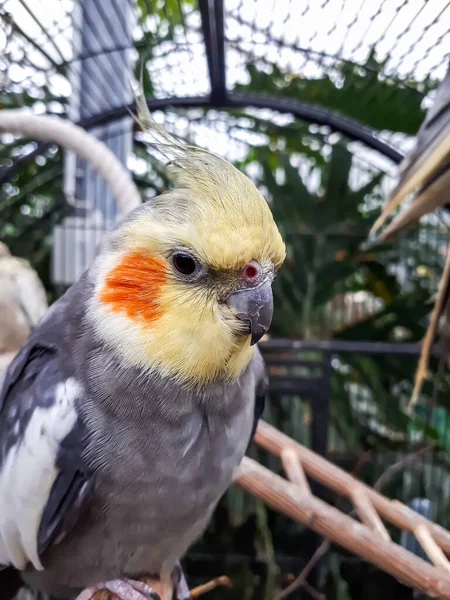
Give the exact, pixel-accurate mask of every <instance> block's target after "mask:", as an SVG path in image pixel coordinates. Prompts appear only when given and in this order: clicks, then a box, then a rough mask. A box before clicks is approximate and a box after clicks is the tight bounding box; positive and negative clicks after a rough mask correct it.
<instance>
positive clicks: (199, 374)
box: [90, 115, 285, 385]
mask: <svg viewBox="0 0 450 600" xmlns="http://www.w3.org/2000/svg"><path fill="white" fill-rule="evenodd" d="M145 118H146V121H145V124H146V126H147V127H150V131H151V132H153V134H154V138H155V139H156V138H157V140H159V141H155V139H153V142H152V143H154V144H159V146H158V149H160V150H161V148H162V150H161V151H162V152H164V153H165V154H166V155H168V157H169V159H170V160H171V163H170V164H169V165H168V172H169V174H170V176H171V178H172V181H173V183H174V189H173V190H171V191H169V192H166V193H164V194H162V195H161V196H158V197H157V198H154V199H152V200H151V201H149V202H148V203H147V205H144V206H143V207H142V208H140V209H138V210H137V211H136V213H135V215H133V216H132V217H131V218H128V219H127V220H126V222H125V223H124V224H123V225H122V226H119V228H118V229H117V231H116V232H115V233H114V234H113V238H114V242H113V243H112V244H110V245H107V246H106V248H107V249H106V250H105V251H104V252H102V253H101V254H100V255H99V257H98V259H97V261H96V264H95V267H94V269H95V270H94V272H95V282H96V289H95V295H94V298H93V299H92V303H91V311H90V314H91V315H92V317H93V324H94V326H95V327H96V329H97V331H98V333H99V334H100V335H101V336H102V337H103V339H104V340H105V341H107V342H109V343H111V344H112V345H113V346H114V347H115V348H116V349H117V350H118V351H119V352H120V353H121V354H122V357H123V359H124V361H125V362H126V363H127V364H130V365H139V366H141V367H143V368H148V369H156V370H158V372H160V373H161V374H163V375H167V376H172V377H176V378H177V379H179V380H180V381H183V382H186V383H193V384H198V385H204V384H206V383H208V382H209V381H212V380H214V379H216V378H218V377H220V378H225V379H227V378H235V377H237V376H238V375H239V374H240V373H241V371H242V370H243V369H244V368H245V366H246V365H247V364H248V362H249V360H250V358H251V356H252V352H253V347H251V346H250V336H249V335H242V325H241V324H240V322H239V321H238V320H237V319H236V315H235V314H234V313H233V312H232V310H231V309H230V308H229V307H228V306H227V304H226V303H224V302H223V297H224V294H225V292H226V293H229V292H230V291H232V290H233V289H234V286H236V285H238V283H239V277H240V273H241V271H242V269H243V268H244V267H245V266H246V265H247V264H248V263H249V262H250V261H256V262H257V263H258V264H259V265H261V268H262V269H263V270H264V271H267V272H268V273H272V274H273V271H274V270H276V269H278V267H279V266H280V265H281V264H282V262H283V260H284V257H285V246H284V243H283V241H282V239H281V236H280V234H279V232H278V229H277V227H276V225H275V223H274V220H273V217H272V214H271V211H270V209H269V207H268V205H267V203H266V201H265V200H264V198H263V197H262V196H261V194H260V193H259V191H258V190H257V189H256V187H255V186H254V185H253V183H252V182H251V181H250V180H249V179H248V178H247V177H246V176H245V175H243V174H242V173H241V172H240V171H238V170H237V169H236V168H235V167H233V166H232V165H231V164H230V163H228V162H227V161H226V160H224V159H222V158H220V157H218V156H215V155H213V154H211V153H209V152H206V151H204V150H201V149H198V148H192V147H189V146H185V145H183V144H182V143H181V142H178V141H176V140H174V139H173V138H171V136H169V135H168V134H166V133H165V132H164V131H163V130H161V129H160V128H159V127H158V126H156V124H155V123H154V121H153V120H152V119H151V117H149V115H146V117H145ZM149 119H151V120H149ZM176 248H185V249H188V250H189V251H190V252H192V254H193V255H194V256H195V257H196V259H198V261H199V264H201V265H202V266H203V267H204V269H205V272H207V273H209V275H205V278H204V279H203V280H201V281H197V282H187V281H183V280H182V279H180V278H179V277H177V275H176V273H175V272H174V267H173V264H172V263H171V258H170V257H171V254H172V252H173V251H174V249H176Z"/></svg>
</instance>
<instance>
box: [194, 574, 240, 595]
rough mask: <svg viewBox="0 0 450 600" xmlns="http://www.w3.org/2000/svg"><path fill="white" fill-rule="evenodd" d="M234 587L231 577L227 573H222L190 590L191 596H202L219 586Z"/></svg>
mask: <svg viewBox="0 0 450 600" xmlns="http://www.w3.org/2000/svg"><path fill="white" fill-rule="evenodd" d="M222 586H223V587H228V588H231V587H232V583H231V579H230V578H229V577H226V575H222V576H221V577H216V578H215V579H211V581H208V583H204V584H203V585H199V586H197V587H195V588H194V589H192V590H191V591H190V595H191V598H200V596H203V594H206V593H208V592H211V591H212V590H215V589H216V588H218V587H222Z"/></svg>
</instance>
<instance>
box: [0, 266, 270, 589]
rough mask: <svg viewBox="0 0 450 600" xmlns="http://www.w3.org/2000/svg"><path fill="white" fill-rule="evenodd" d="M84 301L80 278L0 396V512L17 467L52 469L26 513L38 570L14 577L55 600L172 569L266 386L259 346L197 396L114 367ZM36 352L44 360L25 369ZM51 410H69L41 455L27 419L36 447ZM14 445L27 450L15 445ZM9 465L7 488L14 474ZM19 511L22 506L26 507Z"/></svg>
mask: <svg viewBox="0 0 450 600" xmlns="http://www.w3.org/2000/svg"><path fill="white" fill-rule="evenodd" d="M91 294H92V284H91V282H90V281H89V274H87V275H85V276H84V277H83V278H82V279H81V280H80V281H79V282H78V283H77V284H76V285H75V286H73V287H72V288H71V289H70V290H69V291H68V292H67V293H66V295H65V296H63V297H62V298H61V299H60V300H59V301H58V302H57V303H55V305H53V306H52V307H51V308H50V310H49V311H48V313H47V314H46V316H45V317H44V319H43V320H42V321H41V323H40V324H39V325H38V327H37V328H36V329H35V331H34V332H33V334H32V336H31V338H30V340H29V342H28V343H27V345H26V346H25V348H24V349H23V350H22V353H21V355H19V356H18V357H16V359H15V361H14V362H13V363H12V365H10V368H9V369H8V372H7V374H6V378H5V379H4V383H3V387H2V389H1V391H0V441H1V451H2V454H1V464H0V504H1V502H2V501H3V502H4V504H5V506H1V505H0V512H1V511H4V512H5V508H6V509H7V510H6V512H8V506H9V505H8V506H7V502H8V501H7V500H5V498H6V490H5V489H4V490H3V495H2V489H1V488H2V486H4V487H6V486H8V494H9V496H8V497H10V498H11V497H12V498H13V497H14V494H15V489H14V486H16V485H17V486H18V487H20V485H21V486H22V488H21V489H28V488H27V487H26V486H27V480H26V474H25V482H24V480H23V475H24V473H25V472H26V471H27V470H31V471H30V475H31V474H32V472H33V470H34V471H36V469H37V472H39V468H40V469H43V470H44V471H45V469H47V471H48V469H54V470H55V473H54V477H53V479H51V492H50V489H49V490H48V491H47V490H45V489H44V490H43V493H42V494H41V496H42V499H44V500H42V499H38V500H37V504H38V506H37V507H35V508H33V506H32V504H30V506H28V505H27V506H26V508H27V509H30V510H35V511H38V514H37V517H36V518H38V521H39V520H40V530H39V534H40V535H41V538H42V539H40V540H38V542H36V543H37V546H38V551H39V556H40V559H41V561H42V566H43V567H44V568H43V570H38V569H36V568H34V567H33V566H32V565H31V564H30V562H28V563H27V566H26V567H25V568H24V569H23V570H22V576H23V578H24V579H25V580H26V581H27V582H28V583H30V584H31V585H32V586H34V587H36V588H38V589H40V590H42V591H44V592H47V593H51V594H53V595H60V596H61V595H67V594H72V593H76V592H78V591H79V590H81V589H82V588H83V587H85V586H87V585H90V584H94V583H97V582H99V581H106V580H110V579H114V578H116V577H118V576H121V575H128V576H133V575H138V574H142V573H151V574H161V573H166V572H169V571H170V570H171V569H172V568H173V567H174V565H175V563H176V561H177V560H178V559H179V558H180V557H182V555H183V553H184V552H185V551H186V549H187V548H188V546H189V545H190V544H191V543H192V542H193V541H194V540H195V538H196V537H198V536H199V535H200V534H201V532H202V531H203V529H204V528H205V526H206V524H207V522H208V520H209V518H210V516H211V513H212V511H213V510H214V507H215V506H216V504H217V502H218V501H219V499H220V497H221V496H222V494H223V493H224V492H225V490H226V488H227V487H228V486H229V484H230V483H231V480H232V476H233V472H234V469H235V468H236V467H237V466H238V464H239V463H240V461H241V459H242V457H243V455H244V453H245V451H246V448H247V445H248V442H249V439H250V435H251V431H252V426H253V425H254V411H255V398H256V397H257V396H258V395H263V393H264V386H265V370H264V365H263V361H262V358H261V356H260V354H259V351H258V350H256V351H255V354H254V356H253V359H252V361H251V362H250V364H249V366H248V367H247V368H246V370H245V371H244V372H243V373H242V375H241V376H240V378H239V379H238V380H237V381H235V382H233V383H223V382H216V383H213V384H209V385H208V386H206V387H205V388H203V389H202V390H195V389H193V388H191V389H189V388H187V387H184V386H182V385H180V384H178V383H176V382H175V381H173V380H171V379H163V378H161V377H160V376H159V375H158V374H156V373H153V374H152V373H149V372H144V371H140V370H139V369H137V368H125V367H124V366H123V365H122V364H121V362H120V360H119V358H118V357H117V356H116V355H115V354H114V352H113V351H112V349H111V348H107V347H104V345H103V344H101V343H100V342H98V341H97V340H96V339H95V335H94V333H93V332H92V328H91V327H90V326H89V324H88V323H87V320H86V318H85V315H86V311H85V305H86V299H88V298H89V297H90V295H91ZM124 343H126V340H124ZM36 344H38V345H40V346H44V347H46V348H47V353H46V352H43V353H42V352H38V355H37V357H36V356H35V357H34V359H33V360H31V358H30V356H28V355H29V350H30V348H33V347H34V346H35V345H36ZM27 348H28V355H27ZM48 349H51V351H49V350H48ZM20 356H22V359H21V358H20ZM24 357H25V358H24ZM21 360H22V363H23V364H21V363H20V361H21ZM33 364H34V365H35V367H33ZM33 368H34V369H35V371H33ZM14 369H16V372H14ZM14 373H15V374H14ZM27 374H28V379H27V377H26V376H27ZM49 377H50V379H48V378H49ZM8 378H9V379H8ZM46 378H47V379H46ZM68 381H71V382H74V383H75V387H74V389H75V391H74V392H73V393H72V394H70V393H69V392H70V390H69V386H68V385H67V386H66V387H67V389H66V388H64V390H65V392H64V393H65V395H64V394H62V392H61V389H62V388H61V382H63V383H64V382H68ZM11 382H12V383H11ZM14 382H15V383H14ZM27 382H28V383H27ZM58 383H59V384H60V387H58ZM0 385H1V380H0ZM52 390H53V391H52ZM24 398H25V399H26V402H25V401H24ZM57 401H58V403H59V404H60V405H61V406H62V408H61V409H59V410H62V409H63V408H64V407H65V406H66V405H65V404H64V402H66V403H68V404H67V406H69V408H70V406H73V408H74V418H72V419H71V418H69V417H70V415H69V417H67V419H66V424H68V429H67V430H64V429H58V427H56V428H55V427H54V428H53V429H54V431H53V430H52V428H51V426H50V425H49V429H50V430H51V431H53V433H52V435H53V438H52V440H50V441H52V444H53V445H52V444H50V445H49V446H48V448H50V449H51V448H54V449H56V450H54V451H51V450H50V451H49V452H48V453H47V454H45V453H40V448H39V444H40V443H41V442H40V441H39V440H38V438H39V436H36V435H34V436H33V435H31V433H33V432H32V431H31V430H32V428H33V427H34V428H35V427H36V426H37V425H36V423H37V422H38V420H37V415H38V414H39V415H40V419H41V421H39V422H41V425H40V428H41V430H40V436H41V437H40V438H39V439H40V440H42V439H43V440H47V441H48V436H49V435H50V434H49V433H48V432H46V430H45V427H43V426H42V422H44V423H45V422H46V420H45V419H46V414H48V415H50V410H53V409H54V408H55V407H54V406H52V404H55V403H56V402H57ZM70 402H72V404H70ZM38 408H39V409H40V410H39V411H37V409H38ZM68 410H69V409H68V408H67V407H66V412H65V413H64V414H67V411H68ZM36 411H37V412H36ZM46 411H48V413H46ZM34 412H36V415H34V416H35V417H36V418H34V421H33V413H34ZM52 414H53V413H52ZM49 418H50V416H49ZM58 418H59V417H58ZM17 423H19V425H17ZM27 432H28V433H27ZM61 432H62V433H63V434H64V437H63V439H60V437H61V435H62V433H61ZM58 435H59V436H60V437H58ZM25 438H26V439H25ZM30 440H31V442H30ZM54 440H56V442H55V443H53V442H54ZM25 441H26V444H25ZM21 442H22V447H23V448H25V447H26V449H27V452H26V453H25V452H20V451H18V450H17V448H19V446H20V443H21ZM33 444H34V445H36V446H37V447H34V446H33ZM30 445H31V447H30ZM28 450H29V452H28ZM52 452H53V453H52ZM25 455H26V457H27V458H26V459H25V458H24V456H25ZM49 456H50V458H49ZM8 460H9V463H8ZM14 461H15V462H14ZM7 463H8V464H7ZM48 463H50V464H48ZM8 469H9V470H8ZM21 469H22V470H25V471H24V472H22V473H21V476H22V479H21V481H20V485H19V483H17V482H16V479H15V477H16V476H15V475H12V473H20V470H21ZM47 471H45V472H46V473H47ZM55 477H56V479H55ZM58 477H59V478H60V481H59V480H58ZM64 477H65V479H64ZM30 478H31V479H32V477H30ZM41 479H42V478H41ZM58 481H59V484H58ZM67 481H69V482H70V483H69V484H67ZM65 482H66V483H65ZM57 484H58V485H59V488H61V489H62V492H60V491H59V488H58V489H57ZM67 490H68V491H67ZM86 490H88V493H87V491H86ZM41 491H42V490H41ZM69 492H70V493H69ZM17 493H19V491H18V492H17ZM30 493H31V492H30ZM70 494H72V496H73V497H70ZM38 496H39V494H37V496H36V498H37V497H38ZM41 496H39V498H41ZM2 498H3V500H2ZM81 500H82V501H81ZM17 502H18V504H17V506H16V507H15V511H17V510H19V511H20V510H21V507H22V504H23V503H24V502H25V500H23V499H21V500H18V501H17ZM21 502H22V504H21ZM39 502H40V504H41V505H39ZM51 502H52V503H53V505H52V506H50V504H49V503H51ZM30 507H31V508H30ZM46 511H47V512H46ZM10 513H11V514H10V516H9V518H10V521H11V522H8V519H7V517H5V518H4V519H3V522H1V520H0V563H1V562H2V556H11V554H12V552H13V549H12V547H13V546H14V543H15V542H17V540H18V534H15V537H14V533H11V531H14V530H13V529H12V528H11V523H13V524H14V523H15V521H14V519H16V520H17V519H20V518H21V515H20V514H18V515H16V514H15V513H13V512H12V509H11V510H10ZM47 513H48V514H47ZM43 521H45V522H44V523H43ZM52 523H53V525H54V524H55V523H56V526H55V527H53V525H52V526H51V524H52ZM43 526H44V527H43ZM2 527H3V529H2ZM52 527H53V529H52ZM46 529H47V530H48V531H46ZM8 544H9V546H8ZM3 562H5V561H4V560H3ZM11 562H12V564H14V562H13V561H10V563H11ZM14 566H16V568H20V566H19V567H18V566H17V564H15V565H14Z"/></svg>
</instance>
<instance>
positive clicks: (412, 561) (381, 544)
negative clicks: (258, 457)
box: [235, 421, 450, 599]
mask: <svg viewBox="0 0 450 600" xmlns="http://www.w3.org/2000/svg"><path fill="white" fill-rule="evenodd" d="M255 441H256V443H258V444H259V445H261V446H263V447H264V448H266V449H267V450H269V451H270V452H272V453H273V454H276V455H278V456H280V457H281V458H282V461H283V466H284V468H285V471H286V473H287V474H288V477H290V479H291V481H288V480H286V479H284V478H283V477H280V476H279V475H276V474H275V473H272V472H271V471H269V470H268V469H266V468H265V467H263V466H261V465H259V464H258V463H257V462H255V461H254V460H252V459H250V458H244V460H243V462H242V464H241V466H240V468H239V472H238V475H237V477H236V479H235V481H236V482H237V483H238V484H239V485H240V486H241V487H243V488H244V489H245V490H247V491H248V492H250V493H251V494H253V495H254V496H256V497H257V498H260V499H261V500H263V501H264V502H266V503H267V504H268V505H269V506H271V507H272V508H273V509H275V510H278V511H280V512H282V513H284V514H286V515H287V516H289V517H291V518H292V519H295V520H296V521H298V522H299V523H303V524H304V525H306V526H307V527H310V528H311V529H313V530H314V531H315V532H316V533H319V534H320V535H323V536H324V537H326V538H327V539H329V540H331V541H332V542H335V543H337V544H339V545H341V546H343V547H344V548H346V549H347V550H350V551H351V552H353V553H355V554H357V555H359V556H361V557H362V558H364V559H365V560H367V561H368V562H370V563H372V564H374V565H376V566H377V567H379V568H380V569H383V570H384V571H386V572H387V573H390V574H391V575H393V576H394V577H396V578H397V579H398V580H400V581H402V582H403V583H405V584H407V585H410V586H411V587H415V588H417V589H419V590H421V591H422V592H424V593H426V594H428V595H430V596H432V597H437V598H449V599H450V564H449V562H448V560H447V558H446V556H445V554H444V551H443V550H445V551H446V552H450V532H448V531H447V530H446V529H444V528H443V527H440V526H439V525H436V524H435V523H432V522H431V521H429V520H428V519H426V518H425V517H422V516H421V515H419V514H417V513H416V512H414V511H413V510H411V509H409V508H408V507H407V506H405V505H403V504H402V503H401V502H398V501H395V500H390V499H389V498H386V497H385V496H383V495H381V494H379V493H378V492H376V491H375V490H373V489H372V488H370V487H368V486H366V485H365V484H364V483H361V482H360V481H358V480H357V479H355V478H354V477H352V476H351V475H349V474H348V473H346V472H345V471H343V470H342V469H340V468H339V467H336V466H335V465H333V464H332V463H330V462H328V461H327V460H326V459H324V458H322V457H321V456H319V455H317V454H315V453H314V452H312V451H311V450H309V449H308V448H305V447H304V446H302V445H301V444H299V443H297V442H295V441H294V440H292V439H291V438H289V437H288V436H286V435H285V434H283V433H281V432H280V431H278V430H277V429H275V428H274V427H272V426H271V425H269V424H268V423H265V422H264V421H262V422H260V424H259V426H258V429H257V432H256V436H255ZM303 469H304V471H305V472H306V473H307V474H308V475H310V476H311V477H312V478H313V479H315V480H316V481H319V482H320V483H322V484H324V485H325V486H327V487H329V488H331V489H332V490H334V491H336V492H338V493H340V494H342V495H345V496H347V497H348V498H350V499H351V500H352V501H353V503H354V505H355V508H356V510H357V512H358V514H359V516H360V518H361V521H362V523H360V522H358V521H356V520H355V519H353V518H352V517H350V516H348V515H346V514H344V513H343V512H341V511H340V510H338V509H337V508H334V507H333V506H330V505H329V504H327V503H326V502H324V501H323V500H320V499H319V498H316V497H315V496H313V495H312V494H311V492H310V489H309V486H308V484H307V482H306V477H305V475H304V472H303ZM305 482H306V485H307V488H305ZM381 516H382V517H384V519H385V520H386V521H389V522H390V523H392V524H394V525H396V526H397V527H399V528H400V529H405V530H407V531H411V532H413V533H414V534H415V535H416V537H417V539H418V540H419V542H420V544H421V545H422V547H423V549H424V550H425V552H426V553H427V555H428V556H429V558H430V560H431V561H432V563H433V564H429V563H428V562H426V561H424V560H422V559H421V558H419V557H418V556H416V555H415V554H412V553H411V552H409V551H408V550H406V549H405V548H403V547H402V546H399V545H398V544H396V543H394V542H393V541H392V540H391V538H390V536H389V533H388V531H387V529H386V527H385V525H384V523H383V522H382V520H381ZM374 534H375V535H374Z"/></svg>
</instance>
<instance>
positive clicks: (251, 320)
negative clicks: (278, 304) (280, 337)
mask: <svg viewBox="0 0 450 600" xmlns="http://www.w3.org/2000/svg"><path fill="white" fill-rule="evenodd" d="M227 304H228V306H230V307H232V308H234V309H235V310H236V311H237V315H236V316H237V318H238V319H240V320H241V321H244V322H247V323H248V325H249V330H250V335H251V341H250V344H251V345H252V346H253V345H254V344H256V343H257V342H259V340H260V339H261V338H262V336H263V335H264V334H265V333H266V331H267V330H268V329H269V327H270V324H271V322H272V315H273V294H272V282H271V281H269V280H265V281H263V282H262V283H260V284H259V285H258V286H257V287H253V288H245V289H242V290H239V291H237V292H234V294H231V296H229V297H228V300H227Z"/></svg>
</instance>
